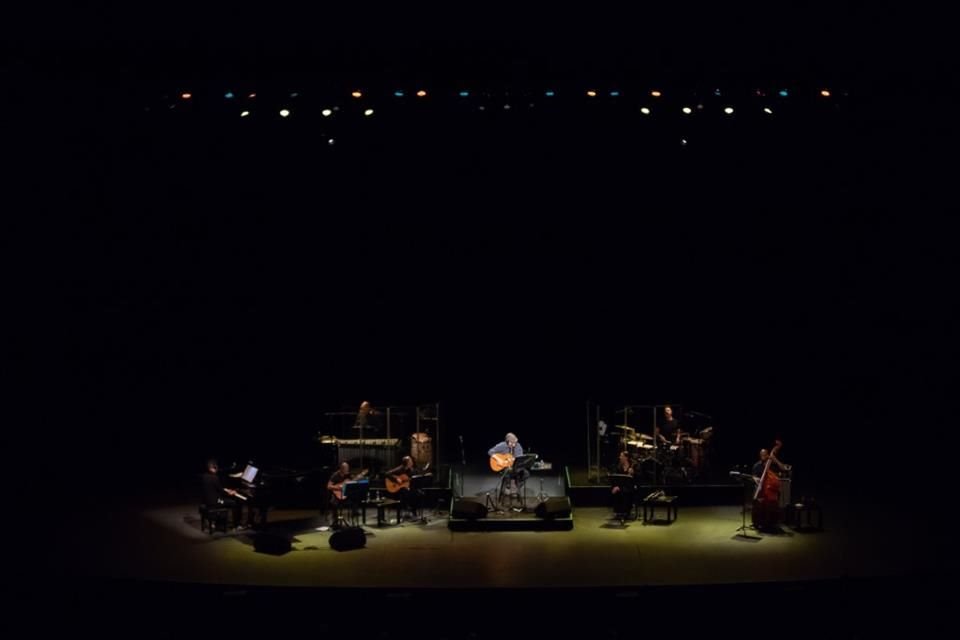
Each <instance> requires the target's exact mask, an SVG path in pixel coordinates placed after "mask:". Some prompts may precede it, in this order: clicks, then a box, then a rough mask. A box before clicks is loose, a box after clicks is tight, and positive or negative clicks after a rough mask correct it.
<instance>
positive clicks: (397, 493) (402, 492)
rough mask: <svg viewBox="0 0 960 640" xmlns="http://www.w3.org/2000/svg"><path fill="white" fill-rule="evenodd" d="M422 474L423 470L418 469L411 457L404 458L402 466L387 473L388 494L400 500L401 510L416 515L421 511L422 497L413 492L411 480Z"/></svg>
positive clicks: (385, 480)
mask: <svg viewBox="0 0 960 640" xmlns="http://www.w3.org/2000/svg"><path fill="white" fill-rule="evenodd" d="M422 474H423V470H422V469H419V468H417V466H416V465H415V464H414V462H413V458H412V457H410V456H403V460H402V461H401V463H400V466H398V467H394V468H393V469H390V470H389V471H387V475H386V478H385V479H384V483H385V484H386V485H387V493H389V494H391V496H392V497H394V498H396V499H398V500H400V508H401V509H403V510H404V511H408V512H410V513H416V512H417V511H419V510H420V496H419V495H417V492H416V491H413V490H411V488H410V480H411V478H413V476H418V475H422Z"/></svg>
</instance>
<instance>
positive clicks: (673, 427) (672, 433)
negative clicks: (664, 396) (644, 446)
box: [657, 407, 682, 445]
mask: <svg viewBox="0 0 960 640" xmlns="http://www.w3.org/2000/svg"><path fill="white" fill-rule="evenodd" d="M681 435H682V431H681V430H680V423H678V422H677V420H676V418H674V417H673V408H672V407H664V408H663V422H662V423H661V424H660V427H659V428H658V430H657V441H658V442H660V443H661V444H672V445H679V444H680V436H681Z"/></svg>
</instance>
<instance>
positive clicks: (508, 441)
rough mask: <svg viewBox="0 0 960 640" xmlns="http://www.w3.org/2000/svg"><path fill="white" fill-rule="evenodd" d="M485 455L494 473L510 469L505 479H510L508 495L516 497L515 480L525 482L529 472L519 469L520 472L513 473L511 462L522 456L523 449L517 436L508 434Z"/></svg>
mask: <svg viewBox="0 0 960 640" xmlns="http://www.w3.org/2000/svg"><path fill="white" fill-rule="evenodd" d="M487 455H489V456H490V468H491V469H493V470H494V471H503V470H504V469H508V468H509V469H510V470H509V471H507V477H508V478H509V479H510V489H509V494H510V495H516V494H517V480H526V479H527V478H528V477H529V476H530V472H529V471H527V470H526V469H521V470H520V471H514V470H513V469H512V467H513V461H514V460H516V459H517V458H519V457H520V456H522V455H523V447H522V446H521V445H520V441H519V440H518V439H517V436H515V435H513V434H512V433H508V434H507V435H506V436H505V437H504V439H503V442H501V443H500V444H497V445H494V447H493V448H491V449H490V450H489V451H488V452H487Z"/></svg>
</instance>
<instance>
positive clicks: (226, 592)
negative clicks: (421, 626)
mask: <svg viewBox="0 0 960 640" xmlns="http://www.w3.org/2000/svg"><path fill="white" fill-rule="evenodd" d="M544 484H545V485H546V484H547V483H546V482H545V483H544ZM464 486H466V487H469V486H471V485H470V484H469V483H468V482H466V479H465V482H464ZM537 486H538V488H539V482H538V483H537ZM554 497H557V496H554ZM821 504H822V506H823V510H824V529H823V530H822V531H818V532H801V531H795V530H793V529H791V528H789V527H787V528H784V529H783V530H782V532H781V533H779V534H777V535H766V534H758V533H756V532H753V531H749V532H748V535H749V537H743V536H739V535H738V533H739V532H738V528H739V527H740V526H741V522H742V517H743V514H742V512H741V510H740V508H739V507H737V506H734V505H731V506H689V505H685V504H683V503H681V504H680V508H679V517H678V518H677V520H676V521H674V522H673V523H672V524H670V525H666V526H665V525H662V524H660V525H650V524H648V525H645V524H644V523H643V522H642V521H634V520H628V521H627V522H625V523H623V524H621V523H620V522H619V521H617V520H616V519H615V518H614V517H613V514H612V512H611V510H610V509H609V508H606V507H581V506H579V505H575V511H576V527H575V528H572V529H570V530H567V531H543V530H540V531H533V530H530V531H518V530H512V531H511V530H504V531H491V530H490V529H491V528H492V527H491V528H488V529H487V530H486V531H479V530H475V531H460V530H457V529H456V528H455V527H451V523H450V521H449V517H448V516H449V514H447V513H445V512H443V511H442V510H428V511H427V512H426V514H425V515H426V516H427V517H428V519H427V522H426V523H419V522H409V523H407V522H405V523H403V524H401V525H399V526H385V527H382V528H378V527H376V526H367V527H365V528H364V531H365V539H366V540H365V541H366V544H365V546H364V547H363V548H359V549H355V550H349V551H335V550H334V549H333V548H331V544H330V539H331V536H332V532H331V531H329V530H319V528H321V527H324V526H325V525H328V524H329V520H328V519H327V518H326V517H324V516H321V515H319V514H318V513H317V512H315V511H306V510H298V511H294V510H280V509H278V510H276V511H272V512H271V513H270V522H271V527H270V531H271V535H283V536H286V537H287V539H288V540H289V542H290V548H289V551H286V552H281V553H277V554H271V553H263V552H258V551H257V538H258V536H260V535H264V534H258V533H257V532H251V531H239V532H233V531H231V532H230V533H226V534H224V533H215V534H213V535H210V534H209V533H204V532H201V531H200V524H199V517H198V513H197V506H196V504H195V503H192V502H191V501H190V500H189V496H180V497H179V498H177V497H176V496H170V498H169V499H164V500H157V499H154V498H150V497H149V496H142V497H138V498H137V499H133V500H131V501H130V502H128V503H120V502H117V503H115V504H113V505H104V504H102V503H93V502H91V503H90V504H88V505H86V507H85V508H83V509H81V510H78V511H76V512H71V513H67V514H65V517H66V521H68V522H73V523H75V526H69V527H60V528H56V529H54V528H49V529H46V530H44V531H43V535H42V536H41V538H40V539H37V540H34V541H33V548H35V549H37V550H38V554H37V556H36V557H37V558H39V560H34V561H32V562H34V565H35V566H34V567H33V568H32V569H31V571H30V580H32V581H34V582H35V584H36V589H37V593H38V594H41V595H42V594H43V593H45V592H46V590H49V589H50V585H57V586H56V590H57V593H58V594H61V596H63V595H64V594H73V595H72V596H71V598H73V599H74V600H75V601H76V602H77V603H79V604H78V608H80V604H83V605H84V606H83V607H82V608H81V610H82V611H90V612H96V611H98V607H99V608H100V609H102V607H104V606H105V605H104V603H105V602H111V603H113V605H111V606H115V605H116V603H118V602H123V603H125V604H124V607H125V610H128V611H135V612H140V614H141V615H143V616H144V617H145V618H144V619H151V620H152V619H154V618H156V617H157V615H156V613H157V611H161V610H162V611H165V612H168V613H165V614H164V616H163V620H160V621H159V622H157V624H170V625H173V626H174V627H175V628H177V629H180V628H182V624H181V622H180V621H181V618H180V617H178V616H180V615H181V613H180V612H182V611H189V610H196V611H197V612H198V614H197V615H199V616H201V617H203V616H206V615H207V612H208V611H224V612H227V611H229V612H232V613H230V615H225V616H224V617H225V618H229V619H230V620H229V621H224V620H221V619H220V617H218V618H217V621H216V624H215V625H214V628H216V629H221V628H223V626H222V625H224V624H227V625H232V626H231V627H230V628H237V627H245V625H246V624H247V623H248V619H249V618H250V617H251V616H248V615H246V614H245V613H244V611H245V610H247V608H248V607H250V608H251V609H249V610H250V611H254V610H255V611H257V612H260V613H263V614H264V615H263V618H264V620H265V621H270V623H276V622H277V621H283V623H284V624H293V625H296V624H299V623H298V622H297V620H304V621H305V620H306V618H297V615H296V612H303V614H304V615H307V614H308V612H309V614H308V615H309V620H311V621H312V622H311V624H317V625H320V627H321V628H324V629H329V630H333V629H337V630H344V631H349V630H351V629H354V625H355V624H356V622H355V619H354V618H352V617H349V616H345V615H333V612H340V613H341V614H344V613H351V614H359V615H361V616H366V615H367V612H377V614H378V615H381V614H382V615H384V616H387V614H389V616H387V617H383V618H379V622H377V621H376V620H372V619H366V621H367V623H368V624H375V625H376V624H379V625H380V627H382V629H381V628H380V627H377V629H378V630H379V631H385V630H386V629H389V628H393V627H394V625H396V624H399V623H400V622H402V621H404V620H406V618H405V617H404V616H407V615H408V614H409V612H411V611H419V612H421V613H423V614H424V616H425V617H424V618H423V619H424V620H427V621H429V620H434V621H436V622H435V625H436V626H435V628H434V631H429V630H427V631H426V633H427V635H426V636H425V637H427V638H431V639H432V638H434V637H447V638H453V637H457V638H460V637H464V638H466V637H478V636H476V635H474V636H470V635H469V632H482V630H483V629H484V628H485V625H487V624H489V620H488V619H487V618H485V617H484V616H483V615H481V614H480V611H486V610H488V609H489V610H497V611H499V610H500V609H501V608H502V607H503V606H505V605H506V603H507V601H517V602H523V603H526V604H529V605H531V606H533V605H536V606H537V607H541V606H542V607H543V608H536V609H535V610H536V611H540V612H542V615H541V617H542V619H540V620H539V622H538V624H539V625H540V628H541V629H543V628H550V629H553V628H554V627H556V629H555V630H556V631H558V632H559V631H562V630H563V628H564V627H565V625H564V624H563V623H562V622H561V621H560V618H557V617H556V615H557V612H559V611H564V610H566V611H568V612H569V613H570V614H571V615H573V614H574V613H575V612H576V611H581V610H582V611H598V612H599V611H604V612H606V614H611V612H613V611H619V610H622V608H623V607H628V608H630V610H631V611H632V610H634V609H635V608H639V607H650V606H657V607H658V609H657V610H658V611H662V612H663V613H664V615H667V614H669V616H668V617H667V618H664V619H663V620H661V621H660V622H658V621H656V620H652V621H650V622H649V624H650V625H653V626H654V627H658V626H660V625H661V624H667V620H668V619H669V620H673V619H674V618H675V617H676V616H682V615H683V611H684V607H695V608H697V610H698V611H700V612H702V613H704V615H705V616H706V617H705V618H703V619H701V622H702V623H703V624H705V625H706V624H709V623H708V618H709V619H711V620H717V619H720V618H721V617H722V616H723V615H725V613H724V612H726V614H729V612H730V611H731V610H733V611H736V610H738V609H736V608H734V609H728V606H729V605H730V604H731V602H742V601H745V600H749V601H750V602H753V603H755V604H758V606H759V605H760V604H763V603H765V604H764V606H768V607H769V608H768V609H767V610H768V611H777V612H778V613H777V616H782V615H786V614H789V615H790V616H792V615H794V614H799V613H800V612H802V614H803V616H804V619H806V620H808V621H819V623H820V624H828V622H829V619H830V617H829V615H827V613H824V612H825V611H828V609H825V608H824V607H832V606H833V605H834V604H835V605H836V608H835V611H836V612H838V613H840V614H841V615H847V616H850V615H852V613H851V612H856V611H858V610H857V609H856V608H853V609H851V602H852V601H853V600H855V599H858V598H861V597H863V598H867V596H866V595H862V594H867V593H868V594H869V596H870V598H871V602H878V601H881V600H882V599H883V598H888V599H890V600H894V598H892V597H890V594H891V593H895V591H891V588H892V589H898V588H901V587H903V586H905V585H907V584H909V585H911V588H915V587H916V586H917V585H919V584H926V585H929V584H930V582H929V580H931V579H932V578H930V576H934V578H936V577H937V576H938V575H940V574H941V573H942V572H946V571H949V570H950V569H949V568H948V566H949V565H950V563H951V562H955V560H951V559H949V558H947V557H945V556H943V555H942V554H941V553H940V550H941V549H945V548H948V547H947V546H946V545H947V542H948V540H947V536H948V535H949V533H950V532H949V531H943V530H934V529H929V528H926V527H924V526H914V527H912V528H911V527H906V528H905V527H899V526H883V522H882V520H880V519H879V518H880V516H882V515H883V513H885V511H884V509H883V505H882V504H880V503H875V504H871V503H867V502H863V501H854V500H846V499H844V498H842V497H839V496H834V497H827V496H824V497H823V498H822V500H821ZM746 518H747V523H748V524H749V522H750V520H749V514H746ZM369 522H371V521H370V520H368V523H369ZM76 523H82V526H76ZM908 531H909V533H910V534H911V535H912V536H914V537H913V542H918V543H919V542H922V544H905V541H907V539H905V538H904V534H905V533H906V532H908ZM45 538H49V539H45ZM898 585H900V586H899V587H898ZM761 586H762V588H760V587H761ZM901 591H902V589H901ZM897 593H899V592H897ZM874 596H877V597H878V598H879V599H880V600H877V599H875V598H874ZM64 597H65V596H64ZM38 602H43V599H42V598H41V599H40V600H38ZM318 602H322V603H323V606H320V605H318V604H317V603H318ZM160 604H163V605H165V606H166V608H164V607H160V606H159V605H160ZM237 607H240V608H237ZM864 610H865V611H866V610H868V609H864ZM321 611H326V612H328V613H330V614H331V615H330V616H328V615H322V616H320V618H321V620H319V621H318V620H317V617H318V612H321ZM624 611H625V610H624ZM829 611H833V609H830V610H829ZM471 612H472V613H471ZM474 614H476V615H474ZM84 615H87V614H84ZM90 615H92V614H90ZM637 615H639V614H637ZM275 616H279V617H275ZM291 616H292V617H291ZM188 617H189V614H188ZM253 617H254V618H257V617H259V615H258V616H253ZM630 620H631V619H630V618H623V617H621V616H619V615H617V616H613V617H610V616H609V615H605V616H601V617H599V618H597V619H596V620H595V621H594V624H595V625H598V627H597V628H598V629H601V630H603V629H619V630H620V631H621V632H622V631H624V630H630V629H632V628H633V624H640V619H639V618H636V619H635V620H634V622H631V621H630ZM441 622H442V625H441ZM211 624H213V622H212V621H211ZM426 624H428V625H429V622H427V623H426ZM449 624H453V625H455V626H454V627H448V626H443V625H449ZM670 624H671V625H672V624H673V622H670ZM684 624H685V625H689V624H694V625H696V624H697V623H696V621H690V622H685V623H684ZM324 625H326V626H324ZM544 625H546V627H544ZM551 625H552V626H551ZM603 625H608V626H606V627H605V626H603ZM643 626H644V627H647V626H648V623H643ZM439 628H442V629H444V630H445V631H446V630H447V629H449V628H453V629H456V630H457V631H458V633H453V634H450V633H444V634H439V632H437V629H439ZM684 628H685V629H687V630H690V629H692V628H699V627H696V626H695V627H690V626H685V627H684ZM830 628H831V629H833V630H834V631H836V628H834V627H830ZM804 629H807V627H804ZM431 634H432V635H431ZM828 635H830V634H828ZM841 635H842V634H841ZM376 637H382V636H376ZM484 637H485V636H484ZM611 637H612V636H611Z"/></svg>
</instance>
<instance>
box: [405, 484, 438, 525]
mask: <svg viewBox="0 0 960 640" xmlns="http://www.w3.org/2000/svg"><path fill="white" fill-rule="evenodd" d="M431 480H433V474H432V473H421V474H420V475H417V476H410V491H411V493H415V494H416V496H417V520H418V521H419V522H420V524H427V522H428V520H427V517H426V516H424V515H423V499H424V493H423V488H424V487H425V486H427V485H428V484H430V481H431ZM434 515H436V514H434Z"/></svg>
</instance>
